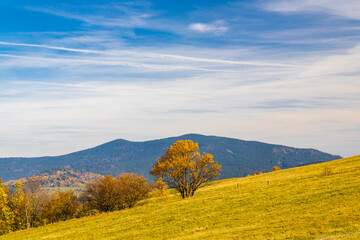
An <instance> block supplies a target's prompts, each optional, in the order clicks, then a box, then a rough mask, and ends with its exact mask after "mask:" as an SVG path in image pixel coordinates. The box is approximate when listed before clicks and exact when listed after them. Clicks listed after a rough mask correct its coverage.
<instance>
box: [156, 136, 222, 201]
mask: <svg viewBox="0 0 360 240" xmlns="http://www.w3.org/2000/svg"><path fill="white" fill-rule="evenodd" d="M198 149H199V146H198V143H194V142H193V141H191V140H179V141H176V142H175V143H174V144H173V145H172V146H171V147H170V148H168V150H167V151H166V152H165V153H164V155H163V156H162V157H160V158H159V159H158V161H157V162H156V163H155V164H154V165H153V167H152V170H151V171H150V174H152V175H154V176H155V177H156V178H160V177H161V178H163V179H164V180H165V181H166V182H167V183H168V184H169V185H172V186H174V187H175V189H176V190H177V191H179V193H180V194H181V196H182V197H183V198H185V197H191V196H193V195H194V193H195V191H196V190H197V189H198V188H199V186H200V185H201V184H203V183H206V182H208V181H210V180H212V179H214V178H215V177H216V176H218V175H219V172H220V170H221V166H220V165H219V164H218V163H216V162H214V160H213V156H212V155H211V154H208V153H207V154H206V153H203V154H200V153H199V152H198Z"/></svg>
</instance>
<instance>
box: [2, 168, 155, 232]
mask: <svg viewBox="0 0 360 240" xmlns="http://www.w3.org/2000/svg"><path fill="white" fill-rule="evenodd" d="M41 181H42V179H41V177H39V176H34V177H30V178H27V179H26V182H25V183H22V182H20V181H19V182H17V183H16V184H15V185H14V188H13V189H12V190H10V189H9V187H8V186H4V185H3V184H2V181H1V179H0V235H1V234H5V233H8V232H10V231H16V230H21V229H27V228H32V227H38V226H42V225H46V224H48V223H53V222H58V221H65V220H68V219H72V218H80V217H84V216H89V215H95V214H97V213H99V212H109V211H114V210H120V209H124V208H131V207H133V206H134V205H135V204H136V203H137V202H139V201H140V200H142V199H145V198H146V197H147V196H148V194H149V192H150V191H151V190H152V188H153V186H152V185H151V184H150V183H148V182H147V180H146V178H145V177H143V176H139V175H138V174H134V173H125V174H121V175H119V176H118V177H117V178H114V177H112V176H106V177H105V178H102V179H98V180H96V181H94V182H92V183H90V184H87V185H86V189H85V191H84V192H83V193H82V194H81V195H80V196H77V195H76V194H75V193H73V192H71V191H67V192H57V193H55V194H52V195H50V194H49V193H47V192H46V191H45V190H44V189H43V187H42V185H41Z"/></svg>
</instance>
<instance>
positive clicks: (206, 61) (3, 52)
mask: <svg viewBox="0 0 360 240" xmlns="http://www.w3.org/2000/svg"><path fill="white" fill-rule="evenodd" d="M359 69H360V2H359V1H358V0H344V1H341V4H340V5H339V2H338V1H335V0H319V1H311V0H296V1H295V0H294V1H290V0H267V1H265V0H259V1H216V0H213V1H209V0H197V1H165V0H164V1H162V0H161V1H98V0H87V1H85V0H83V1H79V0H72V1H64V0H63V1H56V0H53V1H43V0H41V1H40V0H32V1H25V0H23V1H21V0H18V1H12V0H2V1H1V2H0V157H10V156H42V155H58V154H64V153H69V152H73V151H76V150H81V149H84V148H89V147H92V146H95V145H98V144H101V143H104V142H106V141H110V140H113V139H116V138H124V139H128V140H135V141H142V140H150V139H155V138H163V137H169V136H176V135H182V134H185V133H201V134H206V135H218V136H227V137H235V138H239V139H245V140H258V141H264V142H269V143H277V144H283V145H289V146H295V147H303V148H317V149H319V150H322V151H325V152H329V153H333V154H340V155H342V156H352V155H356V154H359V149H360V94H359V93H360V79H359V78H360V70H359Z"/></svg>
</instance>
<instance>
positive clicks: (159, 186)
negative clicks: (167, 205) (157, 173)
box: [154, 178, 169, 198]
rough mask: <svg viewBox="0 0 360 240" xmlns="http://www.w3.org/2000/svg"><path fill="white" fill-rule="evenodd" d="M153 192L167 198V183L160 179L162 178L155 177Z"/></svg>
mask: <svg viewBox="0 0 360 240" xmlns="http://www.w3.org/2000/svg"><path fill="white" fill-rule="evenodd" d="M154 188H155V192H156V193H157V195H158V196H160V197H164V198H167V197H169V191H168V189H167V188H168V185H167V184H166V183H165V182H164V181H163V180H162V178H158V179H156V181H155V183H154Z"/></svg>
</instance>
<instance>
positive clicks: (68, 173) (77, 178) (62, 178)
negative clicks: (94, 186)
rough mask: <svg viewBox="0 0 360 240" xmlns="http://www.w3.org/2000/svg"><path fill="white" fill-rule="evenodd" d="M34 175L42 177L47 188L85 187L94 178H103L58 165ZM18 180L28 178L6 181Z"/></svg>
mask: <svg viewBox="0 0 360 240" xmlns="http://www.w3.org/2000/svg"><path fill="white" fill-rule="evenodd" d="M34 176H38V177H40V178H41V180H42V181H41V185H42V186H43V187H45V188H58V187H65V188H66V187H72V188H76V187H83V186H85V185H86V184H88V183H90V182H92V181H93V180H96V179H99V178H102V177H103V176H102V175H99V174H95V173H91V172H86V171H79V170H75V169H68V168H64V167H57V168H53V169H49V170H44V171H41V172H40V173H38V174H35V175H34ZM17 181H21V182H22V183H24V182H26V178H21V179H18V180H10V181H7V182H5V184H6V185H10V186H11V185H14V184H16V182H17Z"/></svg>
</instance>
